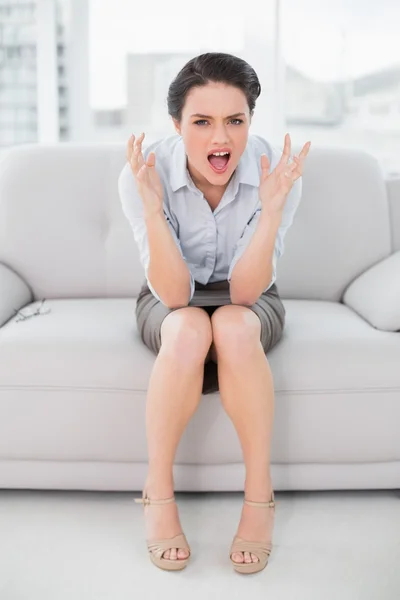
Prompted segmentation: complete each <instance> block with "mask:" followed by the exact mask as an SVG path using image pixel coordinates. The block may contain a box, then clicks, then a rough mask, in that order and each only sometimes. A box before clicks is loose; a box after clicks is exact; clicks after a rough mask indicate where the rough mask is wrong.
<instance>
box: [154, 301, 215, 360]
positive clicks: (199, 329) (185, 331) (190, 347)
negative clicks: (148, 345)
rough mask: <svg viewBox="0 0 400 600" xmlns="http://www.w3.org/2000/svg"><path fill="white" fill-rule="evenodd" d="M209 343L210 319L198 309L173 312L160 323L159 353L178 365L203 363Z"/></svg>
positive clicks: (210, 335) (189, 308) (182, 309)
mask: <svg viewBox="0 0 400 600" xmlns="http://www.w3.org/2000/svg"><path fill="white" fill-rule="evenodd" d="M211 343H212V329H211V321H210V317H209V316H208V314H207V313H206V312H205V311H204V310H202V309H200V308H196V307H185V308H181V309H178V310H175V311H173V312H171V313H170V314H169V315H167V317H166V318H165V319H164V321H163V323H162V326H161V350H160V352H163V353H164V354H168V355H169V356H171V357H172V358H174V359H176V360H177V361H179V364H184V362H185V361H189V362H193V361H199V362H201V361H204V360H205V357H206V356H207V353H208V350H209V348H210V346H211Z"/></svg>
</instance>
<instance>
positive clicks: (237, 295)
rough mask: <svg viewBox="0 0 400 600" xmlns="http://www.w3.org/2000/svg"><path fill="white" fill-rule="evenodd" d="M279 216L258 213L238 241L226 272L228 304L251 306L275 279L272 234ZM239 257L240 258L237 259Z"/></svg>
mask: <svg viewBox="0 0 400 600" xmlns="http://www.w3.org/2000/svg"><path fill="white" fill-rule="evenodd" d="M280 223H281V216H280V215H279V214H278V213H277V214H276V215H269V214H268V213H266V212H263V210H262V209H260V210H258V211H257V212H256V213H255V215H254V216H253V218H252V219H251V221H250V222H249V224H248V225H247V227H246V230H245V232H244V234H243V236H242V238H241V239H240V243H239V244H238V247H237V248H236V252H235V256H234V259H233V261H232V264H231V266H230V269H229V275H228V281H230V291H231V301H232V304H243V305H245V306H251V305H252V304H254V303H255V302H256V301H257V299H258V298H259V297H260V296H261V294H262V292H263V291H264V290H265V289H268V288H269V287H270V286H271V285H272V283H273V282H274V281H275V277H276V253H275V251H274V249H275V242H276V235H277V232H278V229H279V226H280ZM240 255H241V257H240Z"/></svg>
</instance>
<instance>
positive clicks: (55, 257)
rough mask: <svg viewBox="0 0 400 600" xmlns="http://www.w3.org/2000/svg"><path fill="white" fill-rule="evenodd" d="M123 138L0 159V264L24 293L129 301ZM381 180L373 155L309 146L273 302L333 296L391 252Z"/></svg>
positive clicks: (134, 279) (20, 151) (19, 151)
mask: <svg viewBox="0 0 400 600" xmlns="http://www.w3.org/2000/svg"><path fill="white" fill-rule="evenodd" d="M125 160H126V159H125V144H97V145H77V144H72V143H67V144H60V145H56V146H24V147H17V148H14V149H13V150H11V151H10V153H9V154H7V155H6V156H5V158H3V159H2V160H1V162H0V262H3V263H5V264H6V265H7V266H9V267H11V268H12V269H13V270H15V271H16V272H17V273H18V274H19V275H20V276H21V277H23V278H24V280H25V281H26V282H27V283H28V284H29V286H30V287H31V289H32V291H33V294H34V297H35V298H36V299H41V298H78V297H79V298H83V297H87V298H89V297H92V298H93V297H133V296H137V294H138V292H139V289H140V286H141V284H142V282H143V279H144V273H143V269H142V267H141V265H140V262H139V255H138V251H137V248H136V244H135V241H134V238H133V234H132V231H131V229H130V225H129V223H128V221H127V219H126V218H125V215H124V214H123V212H122V208H121V204H120V200H119V196H118V187H117V181H118V176H119V173H120V171H121V169H122V167H123V166H124V164H125ZM390 235H391V230H390V221H389V206H388V196H387V190H386V185H385V181H384V179H383V177H382V174H381V171H380V169H379V167H378V164H377V162H376V160H375V159H374V158H372V157H370V156H369V155H367V154H364V153H360V152H351V151H338V150H324V149H317V148H312V149H311V152H310V154H309V156H308V159H307V164H306V168H305V173H304V176H303V197H302V201H301V203H300V207H299V209H298V211H297V213H296V216H295V219H294V222H293V225H292V227H291V228H290V229H289V230H288V232H287V234H286V238H285V252H284V254H283V256H282V257H281V258H280V260H279V262H278V269H277V285H278V289H279V292H280V294H281V296H282V297H283V298H304V299H320V300H331V301H338V300H340V298H341V296H342V293H343V291H344V290H345V288H346V287H347V285H348V284H349V283H350V282H351V281H352V280H353V279H354V278H355V277H356V276H357V275H358V274H360V273H361V272H362V271H364V270H365V269H367V268H368V267H369V266H372V265H373V264H375V263H376V262H378V261H379V260H381V259H382V258H384V257H386V256H388V255H389V254H390V253H391V238H390Z"/></svg>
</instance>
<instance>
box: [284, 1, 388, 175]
mask: <svg viewBox="0 0 400 600" xmlns="http://www.w3.org/2000/svg"><path fill="white" fill-rule="evenodd" d="M399 22H400V4H399V3H398V2H395V1H393V0H382V1H381V2H379V3H378V4H376V3H375V4H371V3H366V2H364V1H362V0H353V1H352V2H345V1H337V2H334V3H332V2H329V1H328V0H302V2H298V1H297V0H282V50H283V57H284V65H285V94H284V98H285V117H286V125H287V129H288V130H289V131H290V132H291V133H292V138H293V139H294V141H295V142H296V143H298V144H302V143H304V142H305V141H306V140H308V139H311V140H312V141H313V143H314V145H320V146H334V147H350V148H355V149H357V148H362V149H363V150H365V151H367V152H369V153H371V154H373V155H375V156H376V157H377V158H378V159H379V161H380V162H381V165H382V167H383V169H384V171H386V172H387V173H389V172H390V173H395V172H397V173H400V153H399V148H400V120H399V118H398V117H395V111H394V110H392V106H394V105H395V103H398V102H399V99H400V63H399V38H398V23H399Z"/></svg>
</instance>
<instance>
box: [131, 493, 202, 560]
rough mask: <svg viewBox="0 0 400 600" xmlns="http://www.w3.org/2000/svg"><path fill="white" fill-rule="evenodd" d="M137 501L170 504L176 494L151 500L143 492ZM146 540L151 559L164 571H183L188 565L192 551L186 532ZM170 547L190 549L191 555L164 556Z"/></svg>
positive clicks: (145, 503)
mask: <svg viewBox="0 0 400 600" xmlns="http://www.w3.org/2000/svg"><path fill="white" fill-rule="evenodd" d="M135 502H137V503H138V504H143V505H148V504H170V503H171V502H175V496H172V498H167V499H166V500H151V499H150V498H149V497H148V496H147V495H146V494H145V492H143V497H142V498H135ZM146 542H147V549H148V551H149V554H150V560H151V562H152V563H153V564H155V565H156V567H159V568H160V569H164V571H181V570H182V569H184V568H185V567H186V566H187V564H188V562H189V559H190V553H191V551H190V547H189V544H188V542H187V539H186V537H185V535H184V533H180V534H178V535H176V536H174V537H172V538H167V539H164V540H146ZM169 548H179V549H183V550H189V556H188V557H187V558H177V559H176V560H171V559H169V558H164V557H163V554H164V552H165V551H166V550H168V549H169Z"/></svg>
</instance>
